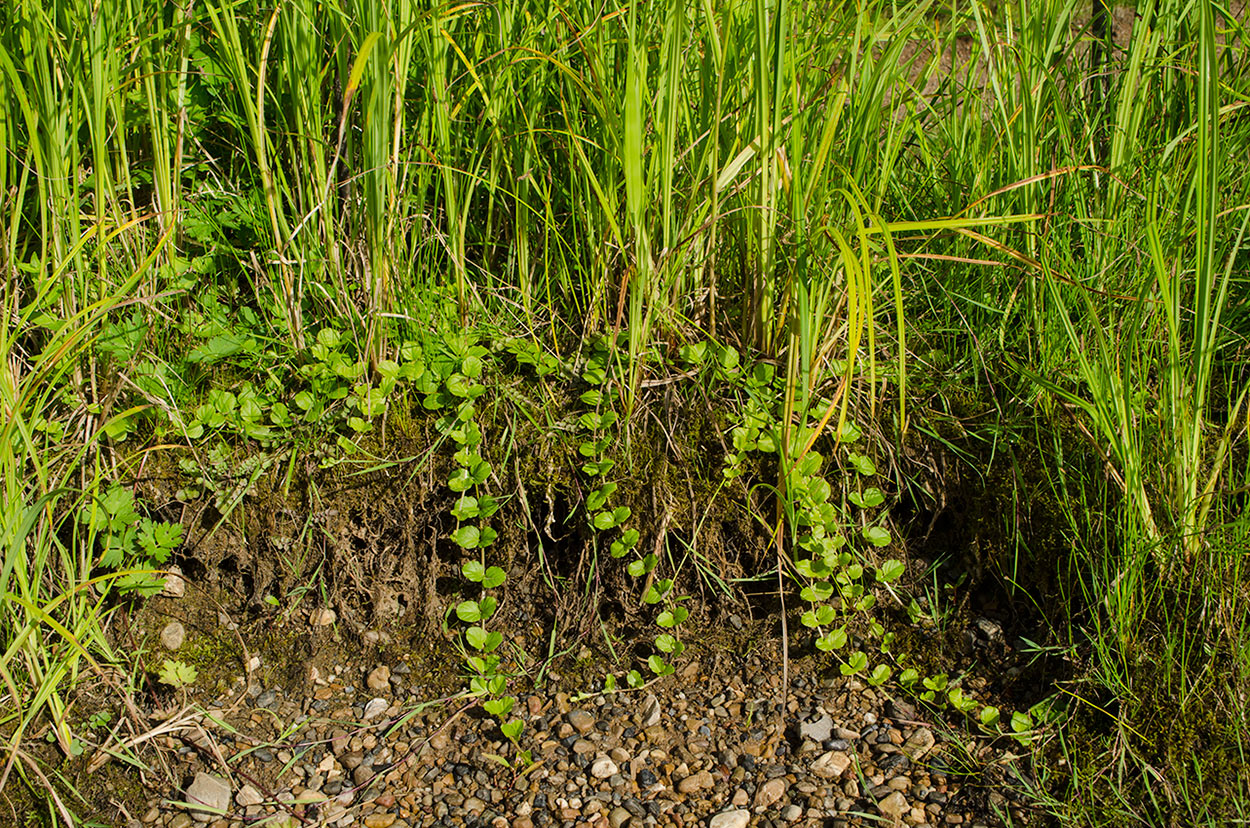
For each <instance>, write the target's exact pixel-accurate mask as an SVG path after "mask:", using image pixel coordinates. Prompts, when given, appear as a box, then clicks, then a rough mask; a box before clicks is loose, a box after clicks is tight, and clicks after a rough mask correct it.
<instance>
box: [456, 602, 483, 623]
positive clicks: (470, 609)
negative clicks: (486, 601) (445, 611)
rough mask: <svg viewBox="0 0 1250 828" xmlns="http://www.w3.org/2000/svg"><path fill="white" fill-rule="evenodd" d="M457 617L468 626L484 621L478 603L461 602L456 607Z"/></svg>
mask: <svg viewBox="0 0 1250 828" xmlns="http://www.w3.org/2000/svg"><path fill="white" fill-rule="evenodd" d="M456 617H457V618H459V619H460V620H461V621H463V622H464V623H466V624H473V623H476V622H478V621H481V620H482V610H481V607H479V606H478V603H477V601H461V602H460V603H459V604H457V605H456Z"/></svg>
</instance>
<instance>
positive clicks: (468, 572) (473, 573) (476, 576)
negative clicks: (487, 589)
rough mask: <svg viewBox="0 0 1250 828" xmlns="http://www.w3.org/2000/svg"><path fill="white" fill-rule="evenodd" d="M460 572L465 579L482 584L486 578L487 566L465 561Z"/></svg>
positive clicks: (479, 562) (478, 562)
mask: <svg viewBox="0 0 1250 828" xmlns="http://www.w3.org/2000/svg"><path fill="white" fill-rule="evenodd" d="M460 572H461V574H462V575H464V577H465V578H467V579H469V580H470V581H473V582H474V583H479V584H480V583H481V582H482V578H484V577H486V565H485V564H483V563H482V562H481V561H465V562H464V565H463V566H461V567H460Z"/></svg>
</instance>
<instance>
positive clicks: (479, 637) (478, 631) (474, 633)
mask: <svg viewBox="0 0 1250 828" xmlns="http://www.w3.org/2000/svg"><path fill="white" fill-rule="evenodd" d="M464 637H465V639H466V640H467V641H468V642H469V645H470V646H472V647H473V649H475V650H485V649H486V641H487V639H488V638H489V636H487V634H486V630H484V629H482V628H481V627H477V626H474V627H469V628H468V629H467V630H465V631H464Z"/></svg>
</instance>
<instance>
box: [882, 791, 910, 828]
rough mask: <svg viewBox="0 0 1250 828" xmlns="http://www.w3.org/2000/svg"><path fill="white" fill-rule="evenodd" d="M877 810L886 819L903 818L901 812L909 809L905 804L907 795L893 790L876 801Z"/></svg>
mask: <svg viewBox="0 0 1250 828" xmlns="http://www.w3.org/2000/svg"><path fill="white" fill-rule="evenodd" d="M877 810H878V811H880V812H881V815H882V816H883V817H885V818H886V819H892V820H894V821H895V822H897V821H899V820H901V819H902V818H903V814H905V813H907V812H908V811H909V810H910V806H909V805H908V804H907V797H905V796H903V794H902V793H900V792H899V791H894V792H893V793H891V794H890V795H889V796H887V797H885V798H884V799H882V800H881V801H880V802H878V803H877Z"/></svg>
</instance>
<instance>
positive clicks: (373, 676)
mask: <svg viewBox="0 0 1250 828" xmlns="http://www.w3.org/2000/svg"><path fill="white" fill-rule="evenodd" d="M365 684H366V685H368V687H369V689H370V690H389V689H390V687H391V668H390V667H387V666H386V665H385V664H383V665H381V666H380V667H377V668H375V669H374V670H373V671H372V672H371V673H369V675H368V677H367V678H366V679H365Z"/></svg>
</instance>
